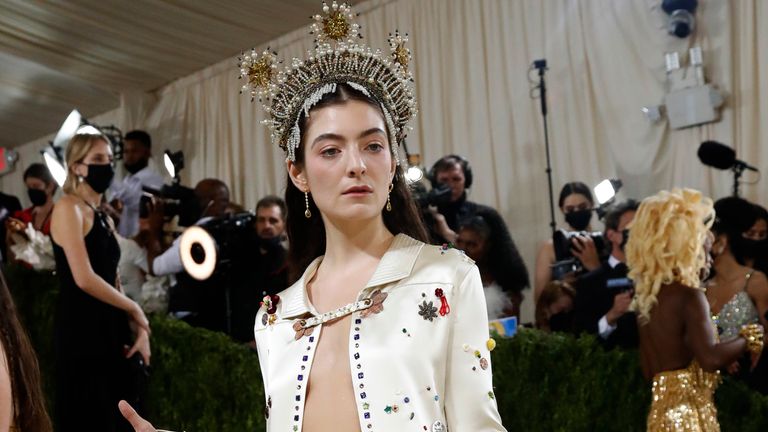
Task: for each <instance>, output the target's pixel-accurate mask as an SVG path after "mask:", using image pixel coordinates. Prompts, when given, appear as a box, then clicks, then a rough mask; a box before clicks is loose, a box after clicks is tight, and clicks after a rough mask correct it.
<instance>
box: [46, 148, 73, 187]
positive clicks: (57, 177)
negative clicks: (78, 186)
mask: <svg viewBox="0 0 768 432" xmlns="http://www.w3.org/2000/svg"><path fill="white" fill-rule="evenodd" d="M42 153H43V161H44V162H45V166H46V167H47V168H48V171H49V172H50V173H51V176H52V177H53V180H54V181H55V182H56V184H57V185H59V187H62V186H64V181H65V180H66V179H67V168H66V167H65V165H64V161H63V160H61V159H62V158H60V157H59V156H57V155H56V150H55V149H54V148H53V147H51V148H48V149H45V150H43V152H42Z"/></svg>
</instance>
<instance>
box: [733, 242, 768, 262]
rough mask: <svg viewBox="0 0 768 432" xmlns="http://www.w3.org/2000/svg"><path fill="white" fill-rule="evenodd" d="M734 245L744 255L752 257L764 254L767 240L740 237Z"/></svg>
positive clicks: (767, 247)
mask: <svg viewBox="0 0 768 432" xmlns="http://www.w3.org/2000/svg"><path fill="white" fill-rule="evenodd" d="M736 247H737V248H738V250H739V251H740V252H741V254H742V255H743V256H744V257H746V258H753V259H754V258H757V257H759V256H763V255H765V254H766V252H767V250H766V249H768V242H766V241H765V240H752V239H748V238H740V239H739V240H738V244H737V245H736Z"/></svg>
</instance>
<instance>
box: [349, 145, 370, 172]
mask: <svg viewBox="0 0 768 432" xmlns="http://www.w3.org/2000/svg"><path fill="white" fill-rule="evenodd" d="M347 154H348V155H349V160H348V162H347V172H348V173H349V176H350V177H357V176H360V175H363V174H364V173H365V170H366V166H365V160H364V158H363V155H362V153H361V152H360V151H359V150H351V151H349V152H347Z"/></svg>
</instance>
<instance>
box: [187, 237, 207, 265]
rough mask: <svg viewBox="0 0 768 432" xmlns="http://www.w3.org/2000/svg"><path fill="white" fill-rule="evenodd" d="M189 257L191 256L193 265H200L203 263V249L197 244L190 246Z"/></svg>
mask: <svg viewBox="0 0 768 432" xmlns="http://www.w3.org/2000/svg"><path fill="white" fill-rule="evenodd" d="M190 255H192V260H193V261H194V262H195V264H202V263H203V262H204V261H205V249H203V245H201V244H200V243H198V242H195V243H194V244H192V248H191V250H190Z"/></svg>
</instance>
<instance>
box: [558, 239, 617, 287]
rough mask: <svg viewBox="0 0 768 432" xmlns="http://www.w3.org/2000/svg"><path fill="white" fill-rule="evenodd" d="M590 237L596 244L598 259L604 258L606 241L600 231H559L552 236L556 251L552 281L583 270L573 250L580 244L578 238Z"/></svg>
mask: <svg viewBox="0 0 768 432" xmlns="http://www.w3.org/2000/svg"><path fill="white" fill-rule="evenodd" d="M579 236H581V237H589V238H591V239H592V241H593V242H594V243H595V250H597V254H598V257H599V258H600V259H602V258H604V252H605V250H606V249H605V248H606V241H605V238H604V237H603V233H602V232H599V231H594V232H588V231H567V230H564V229H559V230H557V231H555V232H554V234H552V244H553V246H554V249H555V263H554V264H552V279H553V280H561V279H563V278H564V277H565V275H566V274H568V273H579V272H581V271H582V270H583V266H582V264H581V262H580V261H579V260H578V258H576V257H575V256H574V255H573V248H574V247H575V246H576V242H578V239H577V237H579Z"/></svg>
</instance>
